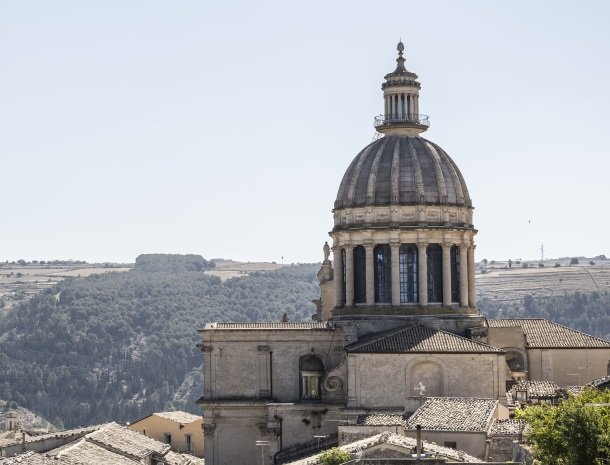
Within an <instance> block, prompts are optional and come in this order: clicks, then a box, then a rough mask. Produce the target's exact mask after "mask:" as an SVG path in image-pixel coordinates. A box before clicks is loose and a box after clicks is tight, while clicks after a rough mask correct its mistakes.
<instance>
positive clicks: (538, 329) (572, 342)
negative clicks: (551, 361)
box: [487, 318, 610, 347]
mask: <svg viewBox="0 0 610 465" xmlns="http://www.w3.org/2000/svg"><path fill="white" fill-rule="evenodd" d="M487 324H488V326H489V327H490V328H514V327H521V328H523V332H524V333H525V337H526V340H527V345H528V347H610V341H606V340H604V339H600V338H598V337H595V336H591V335H589V334H586V333H583V332H580V331H577V330H575V329H571V328H568V327H566V326H562V325H560V324H557V323H553V322H552V321H549V320H545V319H544V318H522V319H505V320H487Z"/></svg>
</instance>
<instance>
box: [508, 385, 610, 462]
mask: <svg viewBox="0 0 610 465" xmlns="http://www.w3.org/2000/svg"><path fill="white" fill-rule="evenodd" d="M608 402H610V390H606V391H604V392H601V391H596V390H592V389H590V390H587V391H585V392H584V393H583V394H582V395H579V396H571V397H569V398H568V399H567V400H565V401H563V402H562V403H561V404H560V405H559V406H557V407H552V406H550V405H546V404H542V405H536V406H530V407H527V408H526V409H525V410H522V411H519V412H518V413H517V416H518V417H519V418H522V419H524V420H525V421H527V423H528V424H529V426H528V429H527V441H528V442H530V443H531V444H532V445H533V448H534V457H535V459H536V460H537V463H539V464H540V465H602V464H605V463H607V461H608V460H609V459H610V407H607V406H593V405H587V404H604V403H608Z"/></svg>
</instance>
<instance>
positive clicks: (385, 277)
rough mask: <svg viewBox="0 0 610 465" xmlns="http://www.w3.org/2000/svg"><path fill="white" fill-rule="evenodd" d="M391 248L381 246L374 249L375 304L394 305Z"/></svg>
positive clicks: (385, 245) (384, 245)
mask: <svg viewBox="0 0 610 465" xmlns="http://www.w3.org/2000/svg"><path fill="white" fill-rule="evenodd" d="M390 254H391V252H390V246H389V245H388V244H381V245H378V246H376V247H375V248H374V249H373V258H374V269H375V303H377V304H389V303H392V258H391V255H390Z"/></svg>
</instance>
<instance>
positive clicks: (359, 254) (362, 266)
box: [354, 245, 366, 304]
mask: <svg viewBox="0 0 610 465" xmlns="http://www.w3.org/2000/svg"><path fill="white" fill-rule="evenodd" d="M354 303H357V304H364V303H366V253H365V251H364V247H363V246H361V245H359V246H358V247H356V248H354Z"/></svg>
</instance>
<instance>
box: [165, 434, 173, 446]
mask: <svg viewBox="0 0 610 465" xmlns="http://www.w3.org/2000/svg"><path fill="white" fill-rule="evenodd" d="M163 436H164V439H163V442H165V444H171V443H172V435H171V433H165V434H164V435H163Z"/></svg>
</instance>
